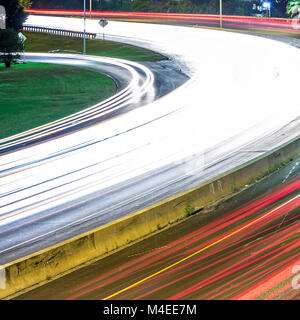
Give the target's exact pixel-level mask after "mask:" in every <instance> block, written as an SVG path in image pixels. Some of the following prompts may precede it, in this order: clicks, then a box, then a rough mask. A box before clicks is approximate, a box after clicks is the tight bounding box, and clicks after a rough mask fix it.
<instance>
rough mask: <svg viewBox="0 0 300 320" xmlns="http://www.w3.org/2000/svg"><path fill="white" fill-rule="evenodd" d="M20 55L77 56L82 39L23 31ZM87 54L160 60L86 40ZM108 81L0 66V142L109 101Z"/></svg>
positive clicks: (72, 70) (44, 68)
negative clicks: (61, 53)
mask: <svg viewBox="0 0 300 320" xmlns="http://www.w3.org/2000/svg"><path fill="white" fill-rule="evenodd" d="M24 34H25V36H26V37H27V40H26V42H25V45H26V47H25V51H26V52H48V51H51V50H57V49H60V50H72V51H73V50H75V51H78V52H81V51H82V46H83V40H82V39H80V38H71V37H66V36H58V35H51V34H46V33H34V32H24ZM86 45H87V54H91V55H101V56H107V57H114V58H123V59H128V60H133V61H158V60H163V59H165V57H163V56H161V55H160V54H157V53H155V52H152V51H149V50H145V49H142V48H138V47H134V46H130V45H126V44H122V43H118V42H113V41H106V40H104V41H103V40H99V39H94V40H89V39H88V40H87V43H86ZM115 91H116V86H115V83H114V82H113V80H111V79H110V78H109V77H107V76H104V75H101V74H100V73H97V72H94V71H88V70H85V69H82V68H78V67H70V66H60V65H53V64H43V63H26V64H19V65H12V67H11V68H10V69H5V68H4V64H0V139H1V138H4V137H8V136H11V135H13V134H16V133H19V132H22V131H25V130H28V129H31V128H34V127H37V126H40V125H42V124H45V123H48V122H51V121H54V120H56V119H59V118H61V117H64V116H67V115H69V114H72V113H74V112H77V111H80V110H82V109H84V108H86V107H89V106H91V105H93V104H95V103H96V102H99V101H101V100H104V99H106V98H108V97H110V96H112V95H113V94H114V93H115Z"/></svg>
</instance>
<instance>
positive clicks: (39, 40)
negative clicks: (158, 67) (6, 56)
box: [24, 32, 165, 61]
mask: <svg viewBox="0 0 300 320" xmlns="http://www.w3.org/2000/svg"><path fill="white" fill-rule="evenodd" d="M24 35H25V36H26V37H27V40H26V42H25V51H28V52H49V51H53V50H67V51H71V52H72V51H76V52H78V53H81V52H82V47H83V40H82V39H81V38H71V37H66V36H59V35H52V34H46V33H35V32H24ZM86 51H87V54H90V55H99V56H105V57H112V58H121V59H127V60H133V61H159V60H163V59H165V58H164V57H163V56H162V55H160V54H158V53H155V52H152V51H150V50H146V49H143V48H138V47H135V46H131V45H128V44H123V43H119V42H114V41H108V40H100V39H93V40H91V39H87V41H86Z"/></svg>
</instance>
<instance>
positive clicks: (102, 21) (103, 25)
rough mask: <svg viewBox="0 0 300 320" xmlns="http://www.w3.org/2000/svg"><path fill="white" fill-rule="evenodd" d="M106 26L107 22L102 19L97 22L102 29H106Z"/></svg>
mask: <svg viewBox="0 0 300 320" xmlns="http://www.w3.org/2000/svg"><path fill="white" fill-rule="evenodd" d="M107 24H108V22H107V20H105V19H104V18H101V20H100V21H99V25H100V26H101V27H102V28H104V27H106V26H107Z"/></svg>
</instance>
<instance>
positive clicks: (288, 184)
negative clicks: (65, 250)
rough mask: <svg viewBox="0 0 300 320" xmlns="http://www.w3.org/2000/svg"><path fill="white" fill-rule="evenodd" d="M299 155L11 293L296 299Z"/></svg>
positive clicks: (299, 235) (42, 296) (27, 296)
mask: <svg viewBox="0 0 300 320" xmlns="http://www.w3.org/2000/svg"><path fill="white" fill-rule="evenodd" d="M299 245H300V158H299V159H295V160H294V161H293V162H291V163H290V164H289V165H288V166H287V167H285V168H283V169H280V170H278V171H276V172H275V173H273V174H272V175H271V176H269V177H267V178H265V179H263V180H261V181H260V182H258V183H257V184H255V185H253V186H251V187H248V188H246V189H244V190H243V191H242V192H241V193H240V194H238V195H236V196H234V197H233V198H231V199H230V200H227V201H226V202H223V203H222V204H219V205H218V207H217V208H214V209H213V210H212V211H211V210H210V211H207V212H206V213H200V214H199V215H197V216H193V217H191V218H189V219H188V220H186V221H184V222H182V223H180V224H177V225H176V226H172V227H171V228H169V229H166V230H164V231H162V232H161V233H159V234H155V235H153V236H151V237H150V238H148V239H146V240H143V241H141V242H139V243H136V244H135V245H133V246H130V247H128V248H125V249H123V250H120V251H119V252H116V253H114V254H112V255H110V256H108V257H106V258H103V259H101V260H99V261H97V262H93V263H92V264H91V265H89V266H86V267H83V268H81V269H78V270H77V271H75V272H72V273H70V274H68V275H66V276H64V277H62V278H59V279H56V280H54V281H53V282H50V283H48V284H46V285H44V286H41V287H39V288H37V289H34V290H32V291H29V292H27V293H25V294H23V295H21V296H19V297H17V299H68V300H69V299H93V300H95V299H119V300H120V299H121V300H123V299H130V300H134V299H138V300H139V299H148V300H149V299H162V300H164V299H185V300H187V299H247V300H249V299H250V300H252V299H268V300H269V299H300V290H299V284H298V282H297V281H298V280H297V279H298V278H296V274H297V272H299V268H300V252H299Z"/></svg>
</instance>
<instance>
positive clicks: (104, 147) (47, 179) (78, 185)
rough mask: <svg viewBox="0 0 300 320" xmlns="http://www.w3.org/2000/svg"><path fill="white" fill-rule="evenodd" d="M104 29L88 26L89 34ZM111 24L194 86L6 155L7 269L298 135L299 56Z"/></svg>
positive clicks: (1, 209) (206, 36)
mask: <svg viewBox="0 0 300 320" xmlns="http://www.w3.org/2000/svg"><path fill="white" fill-rule="evenodd" d="M34 19H40V18H39V17H37V16H35V17H30V19H29V20H30V21H29V22H28V23H30V24H34V23H35V24H44V25H49V26H51V25H53V24H54V25H57V26H59V24H61V25H63V26H64V28H65V27H66V25H67V26H68V27H69V28H70V29H72V28H74V29H76V28H79V27H80V26H79V27H78V25H80V24H78V19H64V18H51V19H50V18H49V19H48V18H47V19H45V18H44V17H43V19H40V20H39V21H38V20H34ZM59 19H60V20H59ZM33 20H34V21H33ZM96 27H98V26H97V25H96V21H89V24H88V28H89V31H91V30H93V28H96ZM107 28H108V29H107V33H108V35H110V37H111V38H115V39H116V38H119V39H122V41H126V42H129V43H133V44H136V45H142V46H144V47H147V48H150V49H153V50H156V51H159V52H161V53H163V54H167V55H169V56H170V57H171V58H172V59H175V60H174V61H176V62H177V64H178V66H180V68H181V69H182V70H183V71H184V72H185V73H186V74H187V75H188V76H190V77H191V79H190V80H188V81H187V82H186V83H185V84H184V85H182V86H180V87H179V88H178V89H176V90H175V91H173V92H172V93H170V94H168V95H166V96H164V97H161V98H160V99H158V100H156V101H154V102H152V103H150V104H147V105H145V106H144V107H142V108H138V109H135V110H132V111H131V112H128V113H126V114H122V115H119V116H117V117H115V118H114V119H110V120H106V121H104V122H102V123H101V124H100V125H96V124H95V125H94V126H92V127H89V128H84V129H82V130H80V131H77V132H74V133H72V134H69V135H65V136H61V137H58V138H56V139H52V140H50V141H47V143H40V144H36V145H33V146H30V147H27V148H24V149H20V150H17V151H15V152H8V153H6V154H4V155H2V157H1V164H0V170H1V171H0V176H1V180H0V183H1V195H0V201H1V202H0V264H5V263H7V262H10V261H13V260H15V259H17V258H20V257H23V256H25V255H28V254H30V253H33V252H35V251H37V250H40V249H42V248H46V247H49V246H51V245H53V244H56V243H58V242H61V241H63V240H65V239H68V238H71V237H73V236H76V235H78V234H82V233H84V232H86V231H88V230H91V229H93V228H96V227H98V226H100V225H103V224H105V223H108V222H110V221H112V220H114V219H118V218H120V217H123V216H125V215H127V214H129V213H131V212H134V211H137V210H139V209H142V208H144V207H146V206H148V205H151V204H153V203H156V202H157V201H159V200H162V199H165V198H167V197H169V196H171V195H174V194H176V193H178V192H179V191H183V190H186V189H188V188H191V187H193V186H195V185H198V184H200V183H201V182H202V181H205V180H207V179H209V178H212V177H214V176H216V175H218V174H220V173H223V172H225V171H227V170H229V169H231V168H234V167H236V166H237V165H239V164H241V163H244V162H246V161H249V160H250V159H253V158H254V157H256V156H258V155H261V154H263V153H265V152H266V151H268V150H270V149H272V148H274V147H276V146H279V145H281V144H282V143H284V142H286V141H289V140H290V139H292V138H295V137H297V136H298V135H299V118H297V117H298V116H299V102H298V101H297V99H295V96H294V92H297V90H298V83H297V81H296V80H297V74H298V71H299V66H300V63H299V62H300V57H299V51H298V50H297V49H295V48H292V47H289V46H287V45H284V44H281V43H277V42H274V41H270V40H265V39H261V38H256V37H250V36H246V35H237V34H227V33H226V34H224V35H223V34H220V33H217V32H213V31H204V30H196V29H190V28H180V27H169V26H158V25H155V26H151V25H138V26H137V24H126V23H125V24H122V23H110V24H109V25H108V27H107ZM178 39H181V42H180V44H179V43H178ZM283 56H284V57H285V58H286V59H285V60H283V59H282V57H283ZM99 59H100V58H99ZM144 93H146V92H143V91H142V90H141V94H144ZM133 98H135V96H134V97H133ZM283 106H284V108H283ZM8 143H14V142H12V141H9V142H8ZM5 147H6V145H5V144H3V145H2V148H5Z"/></svg>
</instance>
